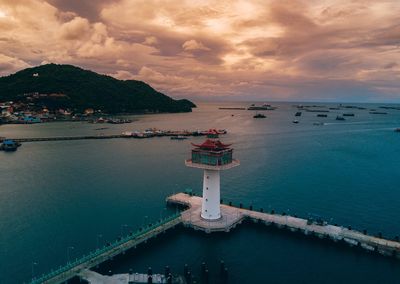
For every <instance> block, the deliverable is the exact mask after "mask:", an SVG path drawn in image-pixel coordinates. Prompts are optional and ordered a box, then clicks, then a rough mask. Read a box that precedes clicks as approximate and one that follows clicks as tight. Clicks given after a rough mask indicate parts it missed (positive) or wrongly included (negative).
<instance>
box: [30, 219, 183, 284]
mask: <svg viewBox="0 0 400 284" xmlns="http://www.w3.org/2000/svg"><path fill="white" fill-rule="evenodd" d="M180 222H181V216H180V214H179V213H178V214H175V215H172V216H170V217H167V218H165V219H163V220H161V221H160V222H157V223H155V224H152V225H151V226H148V227H147V228H145V229H143V230H139V231H137V232H136V233H132V234H129V235H128V236H126V237H124V238H121V239H119V240H117V241H115V242H114V243H112V244H110V245H109V246H105V247H103V248H101V249H97V250H95V251H93V252H91V253H89V254H88V255H85V256H83V257H81V258H79V259H76V260H75V261H73V262H70V263H68V264H67V265H65V266H62V267H59V268H58V269H57V270H54V271H51V272H50V273H49V274H46V275H43V276H41V277H39V278H35V279H33V280H32V282H31V284H39V283H46V284H55V283H63V282H66V281H67V280H69V279H71V278H73V277H74V276H76V275H78V274H79V273H81V272H82V271H85V270H88V269H90V268H92V267H95V266H97V265H99V264H101V263H103V262H105V261H107V260H109V259H112V258H113V257H115V256H117V255H119V254H122V253H124V252H125V251H127V250H129V249H131V248H134V247H136V246H137V245H139V244H141V243H144V242H146V241H147V240H149V239H151V238H153V237H156V236H157V235H159V234H161V233H163V232H165V231H167V230H169V229H171V228H173V227H175V226H176V225H178V224H179V223H180Z"/></svg>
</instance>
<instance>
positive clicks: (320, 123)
mask: <svg viewBox="0 0 400 284" xmlns="http://www.w3.org/2000/svg"><path fill="white" fill-rule="evenodd" d="M313 125H324V123H323V122H314V123H313Z"/></svg>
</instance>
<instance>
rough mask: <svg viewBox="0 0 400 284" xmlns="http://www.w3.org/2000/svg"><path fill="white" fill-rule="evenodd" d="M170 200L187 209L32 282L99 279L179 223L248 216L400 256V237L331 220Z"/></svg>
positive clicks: (224, 224)
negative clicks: (210, 209) (106, 268)
mask: <svg viewBox="0 0 400 284" xmlns="http://www.w3.org/2000/svg"><path fill="white" fill-rule="evenodd" d="M166 201H167V203H168V204H171V205H180V206H184V207H185V210H183V211H182V212H181V213H177V214H176V215H173V216H170V217H167V218H166V219H164V220H162V221H159V222H158V223H155V224H152V225H150V226H148V227H147V228H145V229H142V230H139V231H137V232H136V233H133V234H129V235H128V236H126V237H124V238H122V239H119V240H117V241H115V242H114V243H112V244H110V245H109V246H106V247H103V248H101V249H98V250H96V251H93V252H91V253H89V254H88V255H85V256H83V257H81V258H79V259H76V260H75V261H73V262H71V263H67V264H66V265H65V266H62V267H59V268H58V269H56V270H53V271H51V272H50V273H48V274H45V275H43V276H41V277H39V278H36V279H33V280H32V282H31V284H39V283H46V284H55V283H63V282H66V281H68V280H69V279H71V278H73V277H74V276H77V275H80V276H82V277H83V278H91V279H92V280H94V281H95V279H97V278H99V277H100V276H99V275H98V274H96V273H92V272H89V270H90V269H91V268H93V267H96V266H97V265H99V264H101V263H103V262H105V261H107V260H109V259H112V258H113V257H115V256H117V255H119V254H123V253H125V251H127V250H129V249H131V248H134V247H136V246H137V245H139V244H141V243H144V242H146V241H147V240H149V239H151V238H153V237H156V236H157V235H159V234H161V233H163V232H165V231H166V230H169V229H171V228H173V227H175V226H177V225H179V224H183V225H184V226H186V227H191V228H193V229H195V230H201V231H204V232H206V233H212V232H229V231H230V230H231V229H233V228H235V227H236V226H237V225H238V224H240V223H242V222H243V221H244V220H251V221H254V222H257V223H260V224H264V225H268V226H270V225H274V226H277V227H278V228H287V229H288V230H290V231H293V232H301V233H303V234H305V235H310V236H315V237H319V238H321V239H331V240H333V241H335V242H337V241H342V242H345V243H347V244H348V245H350V246H355V247H360V248H363V249H365V250H368V251H373V252H377V253H380V254H382V255H386V256H393V257H396V258H398V259H400V242H399V241H397V240H396V241H395V240H389V239H384V238H382V237H376V236H370V235H366V234H363V233H362V232H359V231H356V230H351V229H349V228H344V227H339V226H333V225H330V224H327V225H318V224H315V223H311V224H310V223H309V222H308V221H307V220H306V219H302V218H298V217H293V216H288V215H280V214H270V213H264V212H258V211H253V210H249V209H244V208H237V207H233V206H228V205H225V204H221V218H219V219H217V220H206V219H203V218H202V217H201V206H202V197H198V196H192V195H189V194H186V193H178V194H174V195H172V196H169V197H168V198H167V200H166ZM121 277H122V276H121ZM117 278H118V277H117ZM107 279H108V280H113V279H114V278H112V277H111V278H107ZM118 279H120V280H121V281H122V282H121V283H123V281H125V280H126V279H127V278H126V277H125V278H124V277H122V278H118ZM124 279H125V280H124ZM129 279H130V278H129ZM129 279H128V282H129ZM160 281H161V280H160ZM112 283H114V282H112ZM129 283H130V282H129ZM153 283H155V282H153ZM161 283H162V282H161Z"/></svg>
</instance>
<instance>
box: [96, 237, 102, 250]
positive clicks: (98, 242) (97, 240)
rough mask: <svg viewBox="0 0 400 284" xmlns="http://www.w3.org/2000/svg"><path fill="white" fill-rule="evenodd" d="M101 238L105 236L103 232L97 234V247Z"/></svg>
mask: <svg viewBox="0 0 400 284" xmlns="http://www.w3.org/2000/svg"><path fill="white" fill-rule="evenodd" d="M100 238H103V235H102V234H97V236H96V249H98V248H99V239H100Z"/></svg>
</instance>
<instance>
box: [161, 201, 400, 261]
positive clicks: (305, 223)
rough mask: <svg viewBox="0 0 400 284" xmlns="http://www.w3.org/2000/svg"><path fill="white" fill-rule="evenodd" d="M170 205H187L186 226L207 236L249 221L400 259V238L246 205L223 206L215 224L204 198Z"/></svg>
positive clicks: (184, 219)
mask: <svg viewBox="0 0 400 284" xmlns="http://www.w3.org/2000/svg"><path fill="white" fill-rule="evenodd" d="M167 203H169V204H175V205H180V206H185V207H186V208H187V209H186V210H184V211H183V212H182V213H181V222H182V224H183V225H184V226H186V227H191V228H193V229H195V230H201V231H204V232H206V233H212V232H229V231H230V230H231V229H233V228H235V227H236V226H237V225H238V224H241V223H242V222H243V221H245V220H249V221H253V222H255V223H261V224H264V225H267V226H272V225H274V226H276V227H278V228H286V229H288V230H290V231H292V232H301V233H303V234H305V235H310V236H315V237H318V238H321V239H330V240H332V241H334V242H338V241H343V242H345V243H347V244H348V245H350V246H355V247H361V248H363V249H365V250H367V251H373V252H377V253H379V254H382V255H385V256H393V257H396V258H398V259H400V242H399V239H398V237H396V238H395V239H393V240H389V239H385V238H383V237H382V236H371V235H368V234H366V232H359V231H357V230H353V229H352V228H350V227H347V228H345V227H342V226H335V225H331V224H317V223H315V222H310V221H309V220H306V219H302V218H299V217H294V216H289V215H280V214H275V213H274V214H272V213H267V212H263V210H260V211H255V210H253V208H251V209H250V208H249V209H245V208H240V207H242V206H240V207H239V208H238V207H234V206H230V205H226V204H221V205H220V206H221V215H222V216H221V218H219V219H218V220H212V221H211V220H205V219H203V218H202V217H201V216H200V212H201V206H202V197H199V196H193V195H190V194H186V193H178V194H175V195H172V196H170V197H168V198H167Z"/></svg>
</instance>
